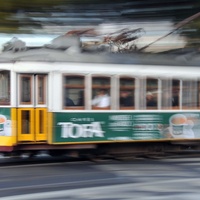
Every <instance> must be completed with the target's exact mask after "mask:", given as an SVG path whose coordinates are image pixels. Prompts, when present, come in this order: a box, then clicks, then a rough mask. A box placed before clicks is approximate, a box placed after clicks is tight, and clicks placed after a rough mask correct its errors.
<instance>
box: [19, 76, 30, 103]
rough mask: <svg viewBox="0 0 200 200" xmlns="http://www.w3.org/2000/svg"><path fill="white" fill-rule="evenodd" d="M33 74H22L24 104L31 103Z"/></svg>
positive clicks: (21, 96) (21, 84)
mask: <svg viewBox="0 0 200 200" xmlns="http://www.w3.org/2000/svg"><path fill="white" fill-rule="evenodd" d="M31 94H32V76H31V75H21V76H20V102H21V103H22V104H30V103H31V99H32V95H31Z"/></svg>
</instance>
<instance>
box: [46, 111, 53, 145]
mask: <svg viewBox="0 0 200 200" xmlns="http://www.w3.org/2000/svg"><path fill="white" fill-rule="evenodd" d="M52 128H53V113H48V131H47V132H48V136H47V139H48V143H49V144H52Z"/></svg>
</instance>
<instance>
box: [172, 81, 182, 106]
mask: <svg viewBox="0 0 200 200" xmlns="http://www.w3.org/2000/svg"><path fill="white" fill-rule="evenodd" d="M179 106H180V80H172V107H173V108H177V107H179Z"/></svg>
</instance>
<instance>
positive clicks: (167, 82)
mask: <svg viewBox="0 0 200 200" xmlns="http://www.w3.org/2000/svg"><path fill="white" fill-rule="evenodd" d="M161 82H162V84H161V85H162V89H161V91H162V92H161V97H162V101H161V105H162V109H171V108H172V100H173V98H172V92H171V90H172V81H171V79H162V80H161Z"/></svg>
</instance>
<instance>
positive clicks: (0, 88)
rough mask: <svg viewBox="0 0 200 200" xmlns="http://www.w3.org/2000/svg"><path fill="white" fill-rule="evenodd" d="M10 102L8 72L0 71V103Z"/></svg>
mask: <svg viewBox="0 0 200 200" xmlns="http://www.w3.org/2000/svg"><path fill="white" fill-rule="evenodd" d="M9 104H10V72H9V71H6V70H5V71H0V105H9Z"/></svg>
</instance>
